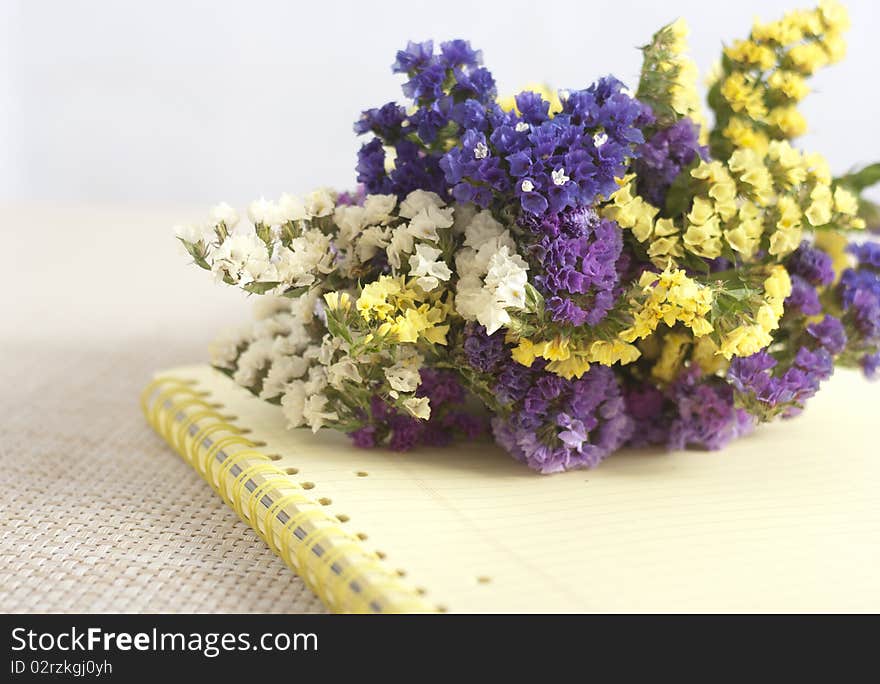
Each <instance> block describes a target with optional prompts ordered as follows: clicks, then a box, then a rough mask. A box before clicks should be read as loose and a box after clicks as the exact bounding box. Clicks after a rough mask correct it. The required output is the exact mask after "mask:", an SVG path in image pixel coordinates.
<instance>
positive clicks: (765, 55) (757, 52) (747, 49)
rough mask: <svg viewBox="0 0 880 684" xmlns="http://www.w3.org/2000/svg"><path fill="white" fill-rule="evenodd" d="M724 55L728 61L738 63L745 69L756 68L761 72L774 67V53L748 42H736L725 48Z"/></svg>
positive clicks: (764, 46) (763, 46)
mask: <svg viewBox="0 0 880 684" xmlns="http://www.w3.org/2000/svg"><path fill="white" fill-rule="evenodd" d="M724 54H725V55H727V57H728V59H731V60H733V61H734V62H739V63H740V64H743V65H745V66H746V67H753V66H754V67H757V68H758V69H760V70H761V71H768V70H769V69H772V68H773V67H774V66H775V65H776V53H775V52H773V50H771V49H770V48H769V47H767V46H766V45H759V44H757V43H754V42H752V41H750V40H738V41H736V42H735V43H734V44H733V45H731V46H730V47H728V48H725V50H724Z"/></svg>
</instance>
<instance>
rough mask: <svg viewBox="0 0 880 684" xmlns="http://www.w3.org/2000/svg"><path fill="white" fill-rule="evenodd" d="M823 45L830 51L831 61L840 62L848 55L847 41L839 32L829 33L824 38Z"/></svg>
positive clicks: (826, 50)
mask: <svg viewBox="0 0 880 684" xmlns="http://www.w3.org/2000/svg"><path fill="white" fill-rule="evenodd" d="M822 47H824V48H825V52H827V53H828V60H829V61H830V62H832V63H833V62H839V61H840V60H842V59H843V58H844V57H846V41H845V40H844V39H843V36H841V35H840V34H839V33H828V34H826V35H825V37H824V38H823V40H822Z"/></svg>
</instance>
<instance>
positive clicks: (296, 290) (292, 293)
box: [276, 283, 309, 299]
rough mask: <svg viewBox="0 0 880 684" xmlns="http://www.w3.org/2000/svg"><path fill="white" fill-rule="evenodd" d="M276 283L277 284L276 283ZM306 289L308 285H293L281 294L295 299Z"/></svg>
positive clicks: (306, 290) (307, 289)
mask: <svg viewBox="0 0 880 684" xmlns="http://www.w3.org/2000/svg"><path fill="white" fill-rule="evenodd" d="M276 285H277V283H276ZM308 291H309V286H308V285H303V286H302V287H294V288H292V289H290V290H287V291H286V292H284V293H283V294H282V295H281V296H282V297H287V298H288V299H296V298H297V297H302V296H303V295H304V294H305V293H306V292H308Z"/></svg>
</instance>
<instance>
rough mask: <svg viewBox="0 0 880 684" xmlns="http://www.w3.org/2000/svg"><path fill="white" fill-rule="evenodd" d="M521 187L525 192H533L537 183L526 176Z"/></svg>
mask: <svg viewBox="0 0 880 684" xmlns="http://www.w3.org/2000/svg"><path fill="white" fill-rule="evenodd" d="M520 187H521V188H522V191H523V192H531V191H532V190H534V189H535V184H534V183H532V181H530V180H529V179H528V178H526V179H525V180H524V181H523V182H522V185H520Z"/></svg>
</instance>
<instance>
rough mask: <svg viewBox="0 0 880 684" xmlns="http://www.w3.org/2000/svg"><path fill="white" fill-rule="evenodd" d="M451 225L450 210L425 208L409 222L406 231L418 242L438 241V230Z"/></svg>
mask: <svg viewBox="0 0 880 684" xmlns="http://www.w3.org/2000/svg"><path fill="white" fill-rule="evenodd" d="M451 225H452V209H438V208H437V207H425V208H424V209H422V210H420V211H419V213H417V214H416V215H415V216H413V217H412V220H411V221H410V222H409V226H408V227H407V230H408V231H409V233H410V234H411V235H412V236H413V237H416V238H419V239H420V240H432V241H434V242H436V241H437V240H439V239H440V236H439V235H438V234H437V229H438V228H449V227H450V226H451Z"/></svg>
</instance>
